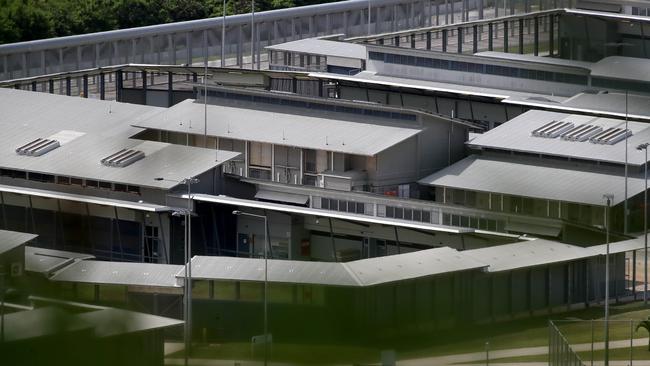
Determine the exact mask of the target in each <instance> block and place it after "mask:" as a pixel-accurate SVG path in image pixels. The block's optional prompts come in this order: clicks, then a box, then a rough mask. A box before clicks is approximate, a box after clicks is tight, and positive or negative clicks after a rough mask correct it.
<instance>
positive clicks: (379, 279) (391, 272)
mask: <svg viewBox="0 0 650 366" xmlns="http://www.w3.org/2000/svg"><path fill="white" fill-rule="evenodd" d="M343 264H344V265H345V266H346V267H347V268H348V269H349V270H350V271H351V273H352V274H353V275H354V276H355V277H356V278H357V279H359V281H360V282H361V283H362V284H363V285H364V286H372V285H377V284H381V283H387V282H396V281H404V280H409V279H414V278H420V277H428V276H434V275H439V274H445V273H453V272H459V271H467V270H479V269H483V268H485V267H486V262H485V261H483V260H481V259H477V258H472V257H468V256H466V255H465V254H464V252H459V251H457V250H455V249H452V248H449V247H442V248H434V249H426V250H420V251H417V252H411V253H405V254H398V255H391V256H385V257H376V258H368V259H361V260H357V261H352V262H347V263H343Z"/></svg>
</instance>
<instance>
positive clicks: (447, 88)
mask: <svg viewBox="0 0 650 366" xmlns="http://www.w3.org/2000/svg"><path fill="white" fill-rule="evenodd" d="M309 76H311V77H316V78H320V79H334V80H344V81H353V82H360V83H367V84H376V85H388V86H394V87H399V88H411V89H418V90H428V91H434V92H442V93H451V94H460V95H472V96H479V97H486V98H495V99H506V98H509V97H511V96H521V97H530V96H541V95H542V94H534V93H522V92H518V91H514V90H506V89H493V88H485V87H479V86H471V85H461V84H452V83H443V82H437V81H428V80H417V79H408V78H401V77H395V76H386V75H379V74H377V73H375V72H373V71H362V72H360V73H358V74H356V75H340V74H332V73H318V72H313V73H310V74H309ZM544 96H545V97H550V98H553V99H555V100H564V99H566V98H564V97H557V96H556V97H551V96H546V95H544Z"/></svg>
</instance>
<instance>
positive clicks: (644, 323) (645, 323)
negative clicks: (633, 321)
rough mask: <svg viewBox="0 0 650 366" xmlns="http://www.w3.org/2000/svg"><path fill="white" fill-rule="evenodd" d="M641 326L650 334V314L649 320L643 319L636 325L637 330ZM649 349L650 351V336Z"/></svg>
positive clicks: (649, 340)
mask: <svg viewBox="0 0 650 366" xmlns="http://www.w3.org/2000/svg"><path fill="white" fill-rule="evenodd" d="M639 328H643V329H645V330H646V332H648V334H650V316H649V317H648V319H647V320H642V321H640V322H639V324H637V325H636V329H635V332H637V331H638V330H639ZM648 351H650V338H649V339H648Z"/></svg>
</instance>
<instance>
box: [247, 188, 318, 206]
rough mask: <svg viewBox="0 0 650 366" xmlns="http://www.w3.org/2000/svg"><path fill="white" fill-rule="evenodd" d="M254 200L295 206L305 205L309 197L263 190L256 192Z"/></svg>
mask: <svg viewBox="0 0 650 366" xmlns="http://www.w3.org/2000/svg"><path fill="white" fill-rule="evenodd" d="M255 198H256V199H258V200H263V201H274V202H283V203H292V204H295V205H306V204H307V202H308V201H309V196H305V195H301V194H293V193H285V192H275V191H267V190H265V189H260V190H259V191H257V194H255Z"/></svg>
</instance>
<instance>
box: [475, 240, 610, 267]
mask: <svg viewBox="0 0 650 366" xmlns="http://www.w3.org/2000/svg"><path fill="white" fill-rule="evenodd" d="M463 254H464V255H466V256H468V257H471V258H474V259H476V260H479V261H482V262H484V263H487V264H488V272H502V271H511V270H515V269H520V268H529V267H535V266H541V265H548V264H553V263H560V262H569V261H573V260H577V259H582V258H588V257H594V256H596V255H597V254H596V253H595V252H594V251H593V250H590V249H589V248H582V247H578V246H575V245H569V244H563V243H558V242H555V241H549V240H543V239H536V240H531V241H525V242H518V243H513V244H505V245H498V246H493V247H487V248H481V249H472V250H466V251H464V252H463Z"/></svg>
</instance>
